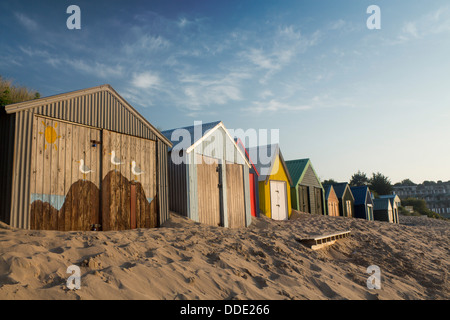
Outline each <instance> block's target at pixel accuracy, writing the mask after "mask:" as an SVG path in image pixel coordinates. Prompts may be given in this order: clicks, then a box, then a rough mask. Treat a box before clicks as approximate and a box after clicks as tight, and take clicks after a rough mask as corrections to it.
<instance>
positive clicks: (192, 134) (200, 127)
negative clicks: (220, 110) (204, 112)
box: [161, 121, 221, 151]
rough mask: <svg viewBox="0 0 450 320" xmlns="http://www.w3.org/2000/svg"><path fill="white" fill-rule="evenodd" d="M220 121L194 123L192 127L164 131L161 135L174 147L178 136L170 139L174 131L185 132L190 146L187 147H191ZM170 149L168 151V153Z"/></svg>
mask: <svg viewBox="0 0 450 320" xmlns="http://www.w3.org/2000/svg"><path fill="white" fill-rule="evenodd" d="M220 123H221V121H214V122H209V123H202V122H199V123H194V125H193V126H187V127H181V128H174V129H170V130H164V131H162V132H161V133H162V134H163V135H164V136H165V137H166V138H167V139H169V140H170V141H171V142H172V144H173V145H176V144H177V143H178V142H179V136H177V135H175V136H173V137H172V134H173V133H174V132H175V131H176V130H186V131H187V132H188V133H189V138H190V139H191V140H190V144H189V146H192V145H193V144H194V143H196V142H197V141H198V140H200V139H201V138H202V137H203V136H205V134H206V133H207V132H208V131H209V130H212V129H214V128H215V127H217V126H218V125H219V124H220ZM170 150H171V149H169V151H170Z"/></svg>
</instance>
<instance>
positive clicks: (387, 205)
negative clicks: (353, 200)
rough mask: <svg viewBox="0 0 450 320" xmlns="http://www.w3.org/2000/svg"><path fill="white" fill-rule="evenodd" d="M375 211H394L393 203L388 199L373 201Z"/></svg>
mask: <svg viewBox="0 0 450 320" xmlns="http://www.w3.org/2000/svg"><path fill="white" fill-rule="evenodd" d="M373 210H392V206H391V202H390V201H389V199H387V198H378V199H373Z"/></svg>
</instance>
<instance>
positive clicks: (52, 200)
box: [47, 120, 59, 230]
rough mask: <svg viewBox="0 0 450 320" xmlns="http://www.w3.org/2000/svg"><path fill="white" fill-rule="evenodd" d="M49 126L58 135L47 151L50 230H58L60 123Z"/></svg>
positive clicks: (50, 121)
mask: <svg viewBox="0 0 450 320" xmlns="http://www.w3.org/2000/svg"><path fill="white" fill-rule="evenodd" d="M49 124H50V126H51V128H52V130H54V131H53V134H56V137H53V139H56V140H54V141H53V142H52V143H49V144H48V145H47V149H50V150H49V151H50V167H49V168H48V169H49V171H50V193H49V204H50V206H49V218H50V220H49V222H50V226H49V229H50V230H57V229H58V227H57V224H58V215H57V214H55V213H56V212H55V210H53V209H55V207H57V204H56V201H57V200H56V199H57V194H58V140H59V139H58V136H59V135H58V129H59V128H58V121H55V120H49Z"/></svg>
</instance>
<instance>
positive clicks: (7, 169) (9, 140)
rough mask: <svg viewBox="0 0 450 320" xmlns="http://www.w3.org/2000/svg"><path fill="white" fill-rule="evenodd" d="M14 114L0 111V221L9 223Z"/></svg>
mask: <svg viewBox="0 0 450 320" xmlns="http://www.w3.org/2000/svg"><path fill="white" fill-rule="evenodd" d="M15 122H16V117H15V115H14V114H10V115H8V114H6V111H5V109H4V108H3V107H2V108H1V110H0V177H1V178H0V221H2V222H5V223H8V224H9V223H10V212H11V186H12V173H13V168H12V164H13V152H14V125H15Z"/></svg>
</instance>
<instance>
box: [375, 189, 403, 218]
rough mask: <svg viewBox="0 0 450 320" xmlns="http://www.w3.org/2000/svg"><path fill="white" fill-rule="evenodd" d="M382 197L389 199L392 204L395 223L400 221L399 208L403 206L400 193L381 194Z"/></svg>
mask: <svg viewBox="0 0 450 320" xmlns="http://www.w3.org/2000/svg"><path fill="white" fill-rule="evenodd" d="M379 198H380V199H389V201H390V203H391V206H392V218H393V222H394V223H399V221H398V208H399V207H400V206H401V204H402V202H401V200H400V198H399V196H398V195H396V194H389V195H382V196H379Z"/></svg>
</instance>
